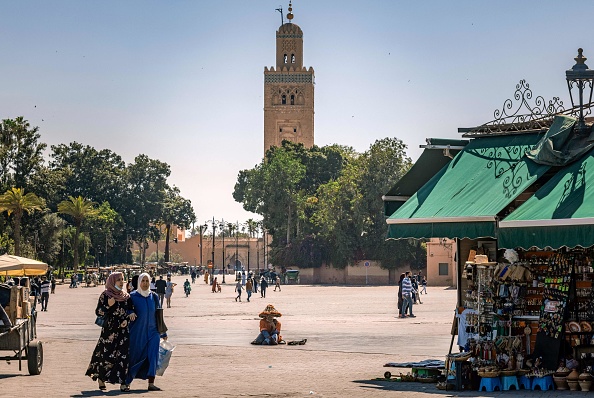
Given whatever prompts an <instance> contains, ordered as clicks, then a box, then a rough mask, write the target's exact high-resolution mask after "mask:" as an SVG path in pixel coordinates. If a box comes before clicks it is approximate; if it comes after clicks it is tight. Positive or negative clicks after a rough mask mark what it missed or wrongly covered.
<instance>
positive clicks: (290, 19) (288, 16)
mask: <svg viewBox="0 0 594 398" xmlns="http://www.w3.org/2000/svg"><path fill="white" fill-rule="evenodd" d="M292 11H293V4H291V0H289V13H288V14H287V19H288V20H289V23H291V22H292V21H293V12H292Z"/></svg>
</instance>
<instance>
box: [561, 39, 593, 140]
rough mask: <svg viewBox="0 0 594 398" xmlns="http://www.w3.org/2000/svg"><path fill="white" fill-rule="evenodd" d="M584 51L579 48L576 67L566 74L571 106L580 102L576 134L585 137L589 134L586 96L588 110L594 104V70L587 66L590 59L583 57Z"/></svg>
mask: <svg viewBox="0 0 594 398" xmlns="http://www.w3.org/2000/svg"><path fill="white" fill-rule="evenodd" d="M583 51H584V50H582V49H581V48H578V55H577V57H575V58H574V59H575V62H576V63H575V65H573V67H572V68H571V69H569V70H567V71H566V72H565V78H566V80H567V89H568V90H569V98H571V105H572V106H573V108H575V107H576V100H577V101H579V103H578V104H577V105H578V106H579V118H578V122H577V124H576V126H575V128H574V129H575V132H576V134H577V135H578V136H583V135H585V134H587V133H588V132H589V128H588V126H586V121H585V118H584V94H586V96H587V97H588V103H587V105H588V108H590V103H591V102H592V88H593V83H594V70H592V69H589V68H588V65H586V63H585V62H586V60H587V59H588V58H586V57H584V56H583V55H582V53H583ZM574 89H577V93H576V94H577V98H576V99H575V100H574V96H573V93H574Z"/></svg>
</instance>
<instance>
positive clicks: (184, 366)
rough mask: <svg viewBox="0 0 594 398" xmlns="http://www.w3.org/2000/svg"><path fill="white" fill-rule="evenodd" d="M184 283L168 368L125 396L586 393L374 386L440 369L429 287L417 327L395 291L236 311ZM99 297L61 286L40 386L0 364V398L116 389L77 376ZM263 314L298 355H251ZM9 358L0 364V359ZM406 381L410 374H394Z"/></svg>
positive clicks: (46, 321)
mask: <svg viewBox="0 0 594 398" xmlns="http://www.w3.org/2000/svg"><path fill="white" fill-rule="evenodd" d="M184 280H185V277H174V282H176V283H178V286H177V287H176V290H175V293H174V296H173V299H172V308H171V309H166V310H165V318H166V322H167V325H168V327H169V329H170V330H169V339H170V341H171V342H172V343H173V344H175V345H176V346H177V347H176V349H175V351H174V354H173V357H172V359H171V364H170V366H169V368H168V369H167V371H166V372H165V375H164V376H163V377H158V378H157V380H156V384H157V385H158V386H160V387H161V388H162V389H163V391H162V392H151V393H149V392H147V391H146V382H145V381H142V380H136V381H135V382H134V383H133V384H132V391H131V392H130V393H128V394H130V395H132V396H135V397H145V396H146V397H148V396H151V397H159V396H162V397H168V398H169V397H209V398H216V397H306V396H307V397H309V396H313V397H380V398H381V397H393V396H394V394H395V393H396V394H398V396H402V397H429V396H447V397H452V396H463V397H479V396H480V397H494V396H500V395H505V396H509V397H541V396H546V397H550V396H551V397H552V396H555V397H567V396H575V395H576V394H577V395H583V394H584V393H575V392H574V393H569V392H564V393H562V392H540V391H535V392H532V391H523V390H522V391H519V392H514V391H512V392H503V393H499V392H495V393H480V394H479V393H478V392H476V391H468V392H464V391H463V392H455V391H440V390H438V389H437V388H435V386H434V385H433V384H422V383H401V382H388V381H384V380H375V379H376V378H380V377H382V376H383V374H384V372H385V371H386V370H389V371H391V372H392V374H397V373H399V370H398V369H396V368H384V367H383V365H384V364H385V363H387V362H403V361H419V360H423V359H429V358H434V359H443V358H444V356H445V355H446V354H447V352H448V349H449V345H450V341H451V336H450V329H451V322H452V318H453V313H454V306H455V297H456V292H455V290H453V289H446V288H440V287H429V288H428V292H429V294H428V295H423V296H422V299H423V303H424V304H422V305H416V306H415V307H414V312H415V314H416V315H417V318H414V319H412V318H411V319H398V318H397V317H396V310H395V307H396V288H395V287H393V286H369V287H366V286H361V287H344V286H309V285H305V286H295V285H288V286H283V287H282V292H274V291H273V290H274V289H273V288H269V289H268V291H267V294H266V296H267V297H266V298H261V297H260V294H257V295H253V296H252V300H251V302H249V303H248V302H246V301H245V299H246V295H245V292H244V294H243V300H244V301H243V302H241V303H239V302H235V301H234V296H235V294H234V292H233V285H234V281H233V277H230V278H227V285H224V286H223V291H222V293H211V291H210V289H209V287H208V286H206V285H205V284H204V282H203V281H201V280H198V281H197V283H196V284H194V285H193V290H192V294H191V295H190V296H189V297H187V298H186V297H185V296H184V294H183V288H182V286H181V285H182V283H183V281H184ZM102 290H103V288H102V287H89V288H86V287H79V288H77V289H69V288H68V285H59V286H58V287H57V288H56V294H55V295H51V296H50V302H49V307H48V308H49V310H48V312H41V313H39V317H38V328H37V332H38V336H39V338H40V339H41V340H42V341H43V343H44V367H43V371H42V373H41V375H39V376H29V375H28V374H27V371H26V363H24V370H23V371H21V372H19V370H18V363H17V362H15V361H12V362H11V363H10V364H7V363H6V362H0V397H35V398H39V397H44V398H45V397H94V396H103V395H105V396H114V395H120V394H124V393H120V391H119V389H118V388H117V386H112V385H108V390H107V392H100V391H99V390H98V389H97V386H96V383H94V382H93V381H92V380H91V379H90V378H88V377H86V376H84V373H85V370H86V367H87V365H88V362H89V360H90V357H91V351H92V349H93V348H94V346H95V344H96V341H97V338H98V336H99V328H98V327H97V326H95V325H94V319H95V315H94V309H95V305H96V300H97V297H98V296H99V293H100V292H101V291H102ZM268 303H271V304H274V306H275V307H276V308H277V310H279V311H280V312H281V313H283V317H282V318H280V320H281V321H282V325H283V327H282V335H283V336H284V337H285V339H286V340H289V341H290V340H301V339H303V338H307V344H305V345H300V346H299V345H298V346H276V347H263V346H252V345H250V344H249V342H250V341H251V340H253V339H254V338H255V336H256V335H257V332H258V330H257V329H258V319H259V318H258V313H260V312H261V311H262V310H263V309H264V307H265V306H266V304H268ZM4 354H6V353H5V352H0V355H4ZM403 371H404V372H406V371H408V370H403Z"/></svg>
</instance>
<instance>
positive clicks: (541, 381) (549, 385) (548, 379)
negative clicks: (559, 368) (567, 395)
mask: <svg viewBox="0 0 594 398" xmlns="http://www.w3.org/2000/svg"><path fill="white" fill-rule="evenodd" d="M536 387H539V388H540V389H541V390H542V391H547V390H554V389H555V385H554V384H553V376H544V377H535V378H534V379H532V389H533V390H536Z"/></svg>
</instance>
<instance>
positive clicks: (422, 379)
mask: <svg viewBox="0 0 594 398" xmlns="http://www.w3.org/2000/svg"><path fill="white" fill-rule="evenodd" d="M417 381H418V382H419V383H437V377H417Z"/></svg>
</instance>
